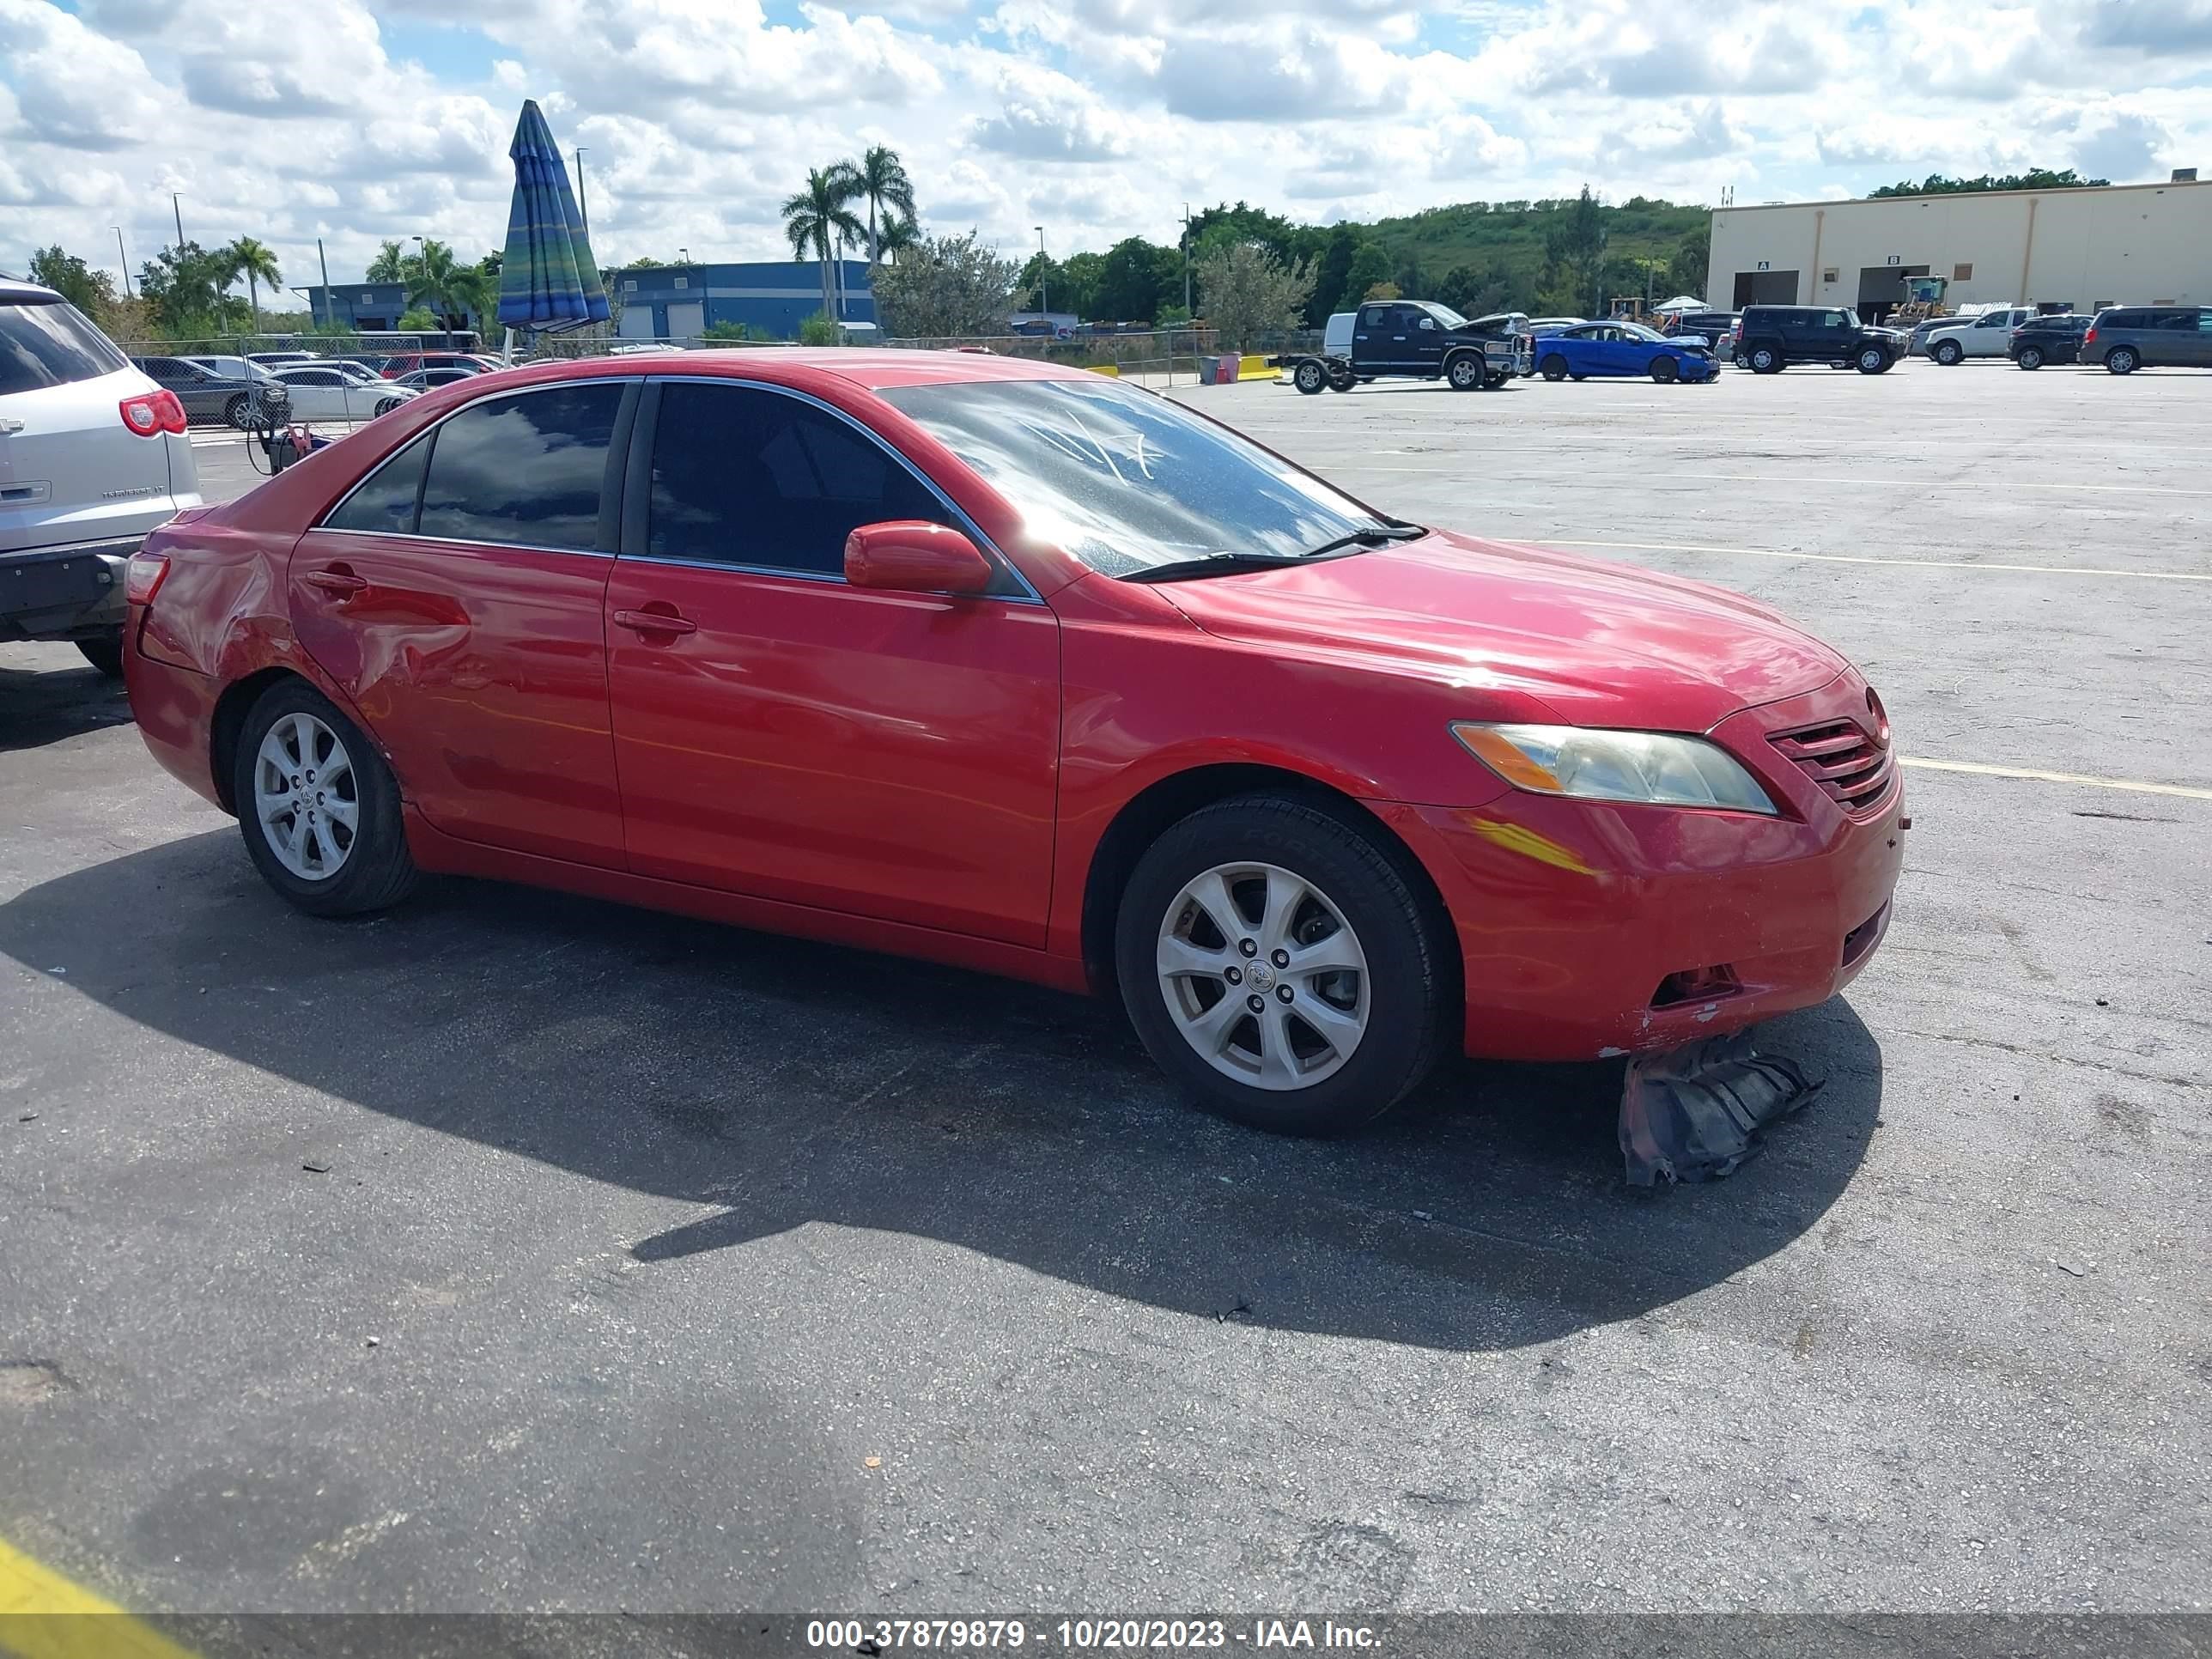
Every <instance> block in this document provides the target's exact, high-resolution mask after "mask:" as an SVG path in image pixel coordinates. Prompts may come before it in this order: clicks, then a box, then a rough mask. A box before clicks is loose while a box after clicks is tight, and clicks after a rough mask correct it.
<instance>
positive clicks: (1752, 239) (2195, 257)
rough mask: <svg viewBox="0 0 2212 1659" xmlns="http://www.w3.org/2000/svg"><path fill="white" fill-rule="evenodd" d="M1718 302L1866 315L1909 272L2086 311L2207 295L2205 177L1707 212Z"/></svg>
mask: <svg viewBox="0 0 2212 1659" xmlns="http://www.w3.org/2000/svg"><path fill="white" fill-rule="evenodd" d="M1711 258H1712V263H1711V267H1710V269H1711V277H1710V279H1709V286H1708V290H1707V297H1708V298H1710V299H1711V301H1712V303H1713V304H1714V305H1716V306H1719V307H1727V308H1730V309H1736V310H1741V308H1742V307H1745V306H1747V305H1761V304H1763V305H1835V306H1855V307H1857V308H1858V311H1859V314H1860V315H1861V316H1863V317H1865V318H1867V319H1869V321H1871V320H1875V319H1878V318H1881V317H1883V316H1887V314H1888V313H1889V311H1890V310H1891V308H1892V307H1894V306H1896V305H1898V304H1899V303H1901V302H1902V301H1903V300H1904V298H1905V277H1907V276H1943V277H1948V278H1949V279H1950V283H1951V286H1950V289H1949V292H1948V294H1947V295H1945V296H1944V304H1945V305H1946V307H1949V308H1952V309H1955V308H1956V307H1959V306H1961V305H1969V304H1975V303H1981V302H1987V303H1991V304H2042V305H2046V306H2052V307H2068V308H2070V309H2072V310H2075V311H2087V310H2088V309H2090V308H2091V307H2099V306H2107V305H2163V304H2166V303H2168V302H2171V303H2173V304H2178V305H2188V304H2195V305H2204V304H2212V184H2197V183H2196V182H2195V181H2193V180H2185V179H2175V180H2174V181H2173V182H2172V183H2170V184H2164V185H2106V186H2100V187H2096V188H2091V189H2082V190H2020V191H1986V192H1979V193H1974V194H1968V195H1956V196H1898V197H1881V198H1880V199H1873V200H1858V201H1847V202H1790V203H1783V204H1776V205H1774V206H1771V207H1727V208H1721V209H1717V210H1715V212H1714V214H1713V230H1712V255H1711Z"/></svg>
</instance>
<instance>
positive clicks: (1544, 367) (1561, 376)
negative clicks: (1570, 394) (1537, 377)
mask: <svg viewBox="0 0 2212 1659" xmlns="http://www.w3.org/2000/svg"><path fill="white" fill-rule="evenodd" d="M1536 372H1537V373H1538V374H1541V375H1542V376H1543V377H1544V378H1545V379H1546V380H1565V379H1566V378H1567V360H1566V359H1565V357H1562V356H1559V353H1558V352H1556V351H1555V352H1553V353H1552V355H1551V356H1548V357H1547V358H1545V359H1544V361H1543V362H1541V363H1539V364H1537V365H1536Z"/></svg>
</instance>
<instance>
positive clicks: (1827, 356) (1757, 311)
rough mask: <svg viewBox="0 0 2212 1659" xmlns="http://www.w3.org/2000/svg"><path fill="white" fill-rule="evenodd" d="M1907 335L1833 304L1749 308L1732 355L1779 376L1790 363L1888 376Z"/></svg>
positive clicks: (1759, 372) (1747, 363)
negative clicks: (1872, 324) (1869, 322)
mask: <svg viewBox="0 0 2212 1659" xmlns="http://www.w3.org/2000/svg"><path fill="white" fill-rule="evenodd" d="M1736 351H1737V355H1738V357H1739V359H1740V360H1741V362H1742V363H1743V364H1744V366H1745V367H1746V368H1749V369H1751V370H1753V372H1754V373H1757V374H1779V373H1781V371H1782V370H1783V369H1784V368H1788V367H1789V366H1790V364H1791V363H1832V364H1834V365H1835V366H1837V367H1838V368H1857V370H1858V371H1859V373H1860V374H1887V373H1888V372H1889V371H1890V369H1891V368H1893V367H1894V366H1895V364H1896V362H1897V360H1898V359H1899V357H1901V356H1904V355H1905V336H1904V335H1903V334H1902V333H1900V332H1899V331H1897V330H1896V329H1893V328H1870V327H1869V326H1868V325H1866V324H1864V323H1862V322H1861V321H1859V319H1858V313H1857V312H1854V311H1845V310H1843V309H1842V308H1840V307H1836V306H1747V307H1744V312H1743V320H1742V323H1741V327H1740V331H1739V337H1738V340H1737V343H1736Z"/></svg>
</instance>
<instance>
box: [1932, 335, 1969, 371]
mask: <svg viewBox="0 0 2212 1659" xmlns="http://www.w3.org/2000/svg"><path fill="white" fill-rule="evenodd" d="M1965 356H1966V348H1965V347H1963V346H1961V345H1960V343H1958V342H1957V341H1956V340H1938V341H1937V342H1936V362H1939V363H1941V364H1942V365H1943V367H1944V368H1957V367H1958V366H1959V364H1960V361H1961V360H1963V359H1964V358H1965Z"/></svg>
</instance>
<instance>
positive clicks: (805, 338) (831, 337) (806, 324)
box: [799, 311, 844, 346]
mask: <svg viewBox="0 0 2212 1659" xmlns="http://www.w3.org/2000/svg"><path fill="white" fill-rule="evenodd" d="M842 343H844V332H843V331H842V330H841V329H840V328H839V327H838V326H837V325H836V324H835V323H833V322H831V321H830V320H829V313H828V312H826V311H817V312H813V313H810V314H809V315H807V316H805V317H803V318H801V319H799V344H801V345H811V346H833V345H842Z"/></svg>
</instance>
